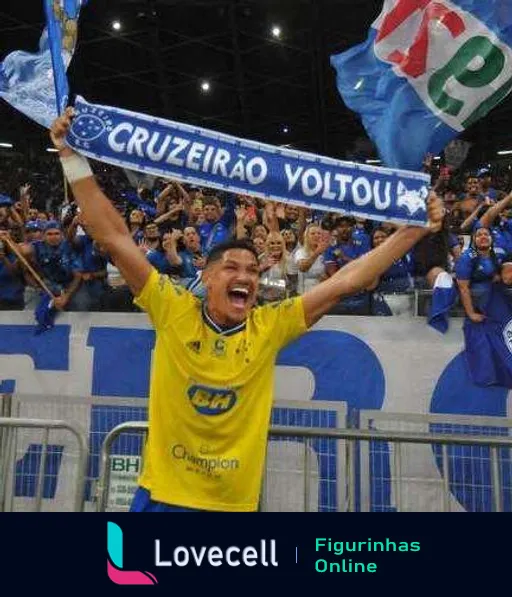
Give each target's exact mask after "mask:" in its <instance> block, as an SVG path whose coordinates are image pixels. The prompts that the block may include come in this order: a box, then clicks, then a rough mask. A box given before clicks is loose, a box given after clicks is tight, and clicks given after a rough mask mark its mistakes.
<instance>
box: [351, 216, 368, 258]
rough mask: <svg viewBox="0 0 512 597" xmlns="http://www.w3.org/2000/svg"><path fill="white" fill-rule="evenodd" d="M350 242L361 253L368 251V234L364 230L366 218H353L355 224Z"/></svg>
mask: <svg viewBox="0 0 512 597" xmlns="http://www.w3.org/2000/svg"><path fill="white" fill-rule="evenodd" d="M352 242H353V243H354V245H355V246H356V247H358V248H359V249H360V250H361V251H362V254H364V253H368V251H369V250H370V248H371V239H370V235H369V234H368V232H367V231H366V220H365V219H363V218H355V226H354V228H353V230H352Z"/></svg>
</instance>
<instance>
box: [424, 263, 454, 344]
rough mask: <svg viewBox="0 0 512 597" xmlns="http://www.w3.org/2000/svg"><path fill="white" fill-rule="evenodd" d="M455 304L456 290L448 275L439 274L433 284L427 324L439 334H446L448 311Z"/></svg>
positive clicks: (444, 273)
mask: <svg viewBox="0 0 512 597" xmlns="http://www.w3.org/2000/svg"><path fill="white" fill-rule="evenodd" d="M456 302H457V290H456V288H455V283H454V281H453V278H452V277H451V276H450V274H448V273H446V272H442V273H440V274H439V275H438V276H437V278H436V281H435V282H434V288H433V292H432V302H431V303H430V310H429V314H428V323H429V325H430V326H432V327H433V328H434V329H435V330H437V331H438V332H441V334H446V332H447V331H448V326H449V315H450V310H451V309H452V308H453V307H454V306H455V303H456Z"/></svg>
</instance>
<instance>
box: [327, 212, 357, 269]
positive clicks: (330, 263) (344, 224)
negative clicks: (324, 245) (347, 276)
mask: <svg viewBox="0 0 512 597" xmlns="http://www.w3.org/2000/svg"><path fill="white" fill-rule="evenodd" d="M353 229H354V221H353V220H352V218H346V217H343V218H339V220H338V221H337V223H336V233H337V244H336V245H335V246H334V247H330V248H329V249H327V251H326V252H325V254H324V263H325V271H326V272H327V275H328V276H329V277H330V276H333V275H334V274H335V273H336V272H337V271H338V270H339V269H341V268H342V267H343V266H344V265H347V263H350V262H351V261H354V259H357V258H358V257H360V256H361V255H364V253H366V250H365V248H364V246H363V244H362V243H357V244H356V242H354V238H353Z"/></svg>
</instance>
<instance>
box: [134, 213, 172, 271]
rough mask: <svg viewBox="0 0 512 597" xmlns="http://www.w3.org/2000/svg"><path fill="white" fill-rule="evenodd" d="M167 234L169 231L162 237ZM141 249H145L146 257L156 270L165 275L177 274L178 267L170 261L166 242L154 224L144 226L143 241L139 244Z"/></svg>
mask: <svg viewBox="0 0 512 597" xmlns="http://www.w3.org/2000/svg"><path fill="white" fill-rule="evenodd" d="M173 232H174V231H173ZM168 236H169V233H166V234H164V239H165V238H167V237H168ZM141 250H143V251H146V259H147V260H148V261H149V263H151V265H152V266H153V267H154V268H155V269H156V270H157V271H158V272H160V273H161V274H165V275H166V276H176V275H178V273H179V268H177V267H176V266H174V265H173V264H172V263H171V261H170V259H169V254H168V251H167V250H166V244H165V242H162V239H161V237H160V232H159V230H158V226H157V225H156V224H148V225H147V226H146V229H145V242H144V244H143V245H141Z"/></svg>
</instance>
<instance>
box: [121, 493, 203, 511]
mask: <svg viewBox="0 0 512 597" xmlns="http://www.w3.org/2000/svg"><path fill="white" fill-rule="evenodd" d="M130 512H201V510H194V509H193V508H182V507H181V506H171V505H170V504H163V503H162V502H154V501H153V500H152V499H151V494H150V493H149V491H148V490H147V489H144V487H139V488H138V489H137V491H136V492H135V495H134V496H133V501H132V505H131V506H130Z"/></svg>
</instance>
